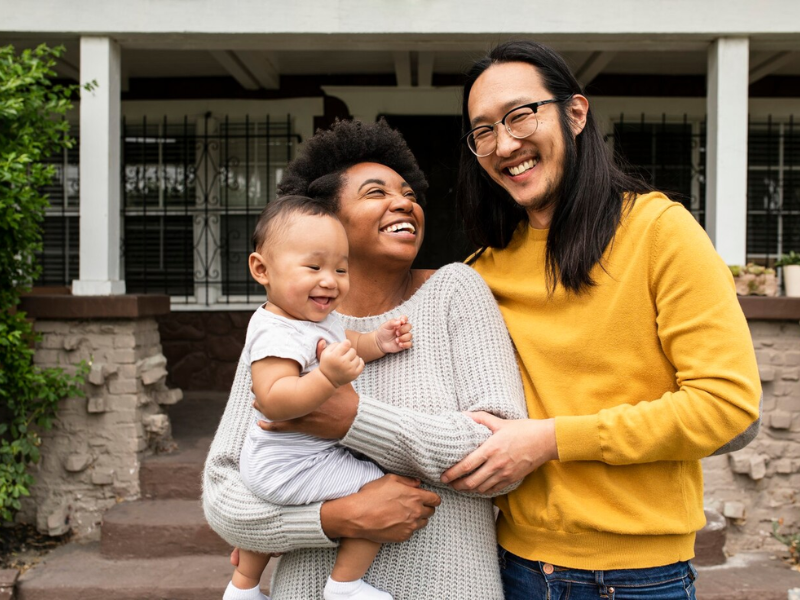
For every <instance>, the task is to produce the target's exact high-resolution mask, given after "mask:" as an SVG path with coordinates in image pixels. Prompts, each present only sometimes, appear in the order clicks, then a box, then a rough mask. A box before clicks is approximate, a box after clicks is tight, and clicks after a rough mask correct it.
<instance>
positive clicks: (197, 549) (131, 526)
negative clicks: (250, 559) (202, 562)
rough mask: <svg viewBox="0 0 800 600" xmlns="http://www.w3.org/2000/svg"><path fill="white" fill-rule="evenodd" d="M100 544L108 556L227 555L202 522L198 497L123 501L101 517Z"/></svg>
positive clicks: (223, 543)
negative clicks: (194, 498) (196, 498)
mask: <svg viewBox="0 0 800 600" xmlns="http://www.w3.org/2000/svg"><path fill="white" fill-rule="evenodd" d="M100 547H101V552H102V555H103V556H104V557H106V558H109V559H120V558H156V557H169V556H181V555H183V556H187V555H198V554H214V555H217V556H223V555H227V554H228V553H230V551H231V547H230V546H229V545H228V544H227V543H225V542H224V541H223V540H222V539H221V538H220V537H219V536H218V535H217V534H216V533H214V532H213V531H212V530H211V528H210V527H209V526H208V524H207V523H206V520H205V518H204V517H203V509H202V507H201V506H200V501H199V500H175V499H172V500H142V501H138V502H123V503H120V504H117V505H116V506H114V507H113V508H111V509H110V510H108V511H107V512H106V514H105V515H104V517H103V526H102V530H101V541H100Z"/></svg>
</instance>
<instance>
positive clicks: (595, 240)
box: [442, 42, 760, 600]
mask: <svg viewBox="0 0 800 600" xmlns="http://www.w3.org/2000/svg"><path fill="white" fill-rule="evenodd" d="M463 124H464V131H465V132H466V135H465V136H464V142H465V148H464V149H463V154H462V161H461V166H462V168H461V174H460V178H461V180H460V182H459V202H460V206H461V210H462V212H463V215H464V218H465V221H466V225H467V231H468V232H469V233H470V235H471V236H472V238H473V241H474V242H475V243H476V244H477V245H478V246H479V247H480V248H481V250H480V251H479V252H478V253H477V254H476V255H475V256H474V257H473V258H472V259H471V262H472V264H473V266H474V268H475V269H476V270H477V271H478V272H479V273H480V274H481V275H482V276H483V277H484V279H485V280H486V281H487V283H488V284H489V286H490V288H491V289H492V291H493V292H494V294H495V297H496V299H497V301H498V303H499V305H500V309H501V312H502V313H503V316H504V318H505V320H506V324H507V326H508V329H509V332H510V334H511V337H512V339H513V341H514V344H515V346H516V350H517V353H518V359H519V364H520V368H521V370H522V376H523V382H524V386H525V393H526V399H527V404H528V411H529V415H530V419H528V420H522V421H502V420H500V419H497V418H495V417H492V416H491V415H486V414H483V413H477V414H475V415H474V417H473V418H475V420H476V421H478V422H480V423H483V424H484V425H486V426H487V427H489V428H490V429H491V430H492V431H493V436H492V437H491V438H490V439H489V441H487V442H486V443H484V445H483V446H481V447H480V448H479V449H478V450H476V451H475V452H474V453H473V454H471V455H470V456H468V457H467V458H465V459H464V460H463V461H462V462H461V463H459V464H458V465H456V466H454V467H453V468H452V469H450V470H448V471H446V472H445V474H444V475H443V478H442V480H443V481H444V482H446V483H448V482H449V483H450V484H451V485H452V486H453V487H454V488H456V489H459V490H477V491H480V492H487V491H491V490H498V489H502V488H503V487H504V486H506V485H508V484H509V483H510V482H511V481H515V480H518V479H520V478H522V477H525V476H527V477H526V478H525V481H524V482H523V484H522V485H521V486H520V487H519V488H517V489H516V490H515V491H514V492H512V493H510V494H508V495H507V496H505V497H503V498H501V499H500V500H499V501H498V502H497V504H498V506H499V507H500V511H501V513H500V517H499V521H498V541H499V544H500V547H501V548H500V554H501V568H502V570H503V578H504V588H505V594H506V598H507V600H515V599H518V598H519V599H521V598H526V599H527V598H542V599H544V598H564V597H567V596H568V597H569V598H570V599H571V600H582V599H584V598H587V599H588V598H595V599H596V598H612V599H613V598H614V596H615V594H617V595H620V596H622V595H623V592H622V591H621V590H622V589H623V588H625V590H626V591H625V595H624V597H625V598H626V599H627V598H659V599H671V598H676V599H677V598H682V599H684V600H685V599H686V598H687V597H689V598H694V586H693V581H694V578H695V576H696V572H695V571H694V569H693V567H692V566H691V564H690V563H689V562H688V561H689V560H690V559H691V558H692V557H693V556H694V539H695V532H696V531H697V530H699V529H700V528H701V527H702V526H703V524H704V516H703V481H702V472H701V467H700V459H701V458H703V457H705V456H708V455H710V454H713V453H715V452H719V451H728V450H730V449H731V448H732V447H734V446H736V447H740V446H741V445H742V442H743V441H744V442H745V443H746V441H747V440H749V439H751V438H752V437H753V436H754V435H755V432H756V431H757V423H758V415H759V397H760V383H759V377H758V370H757V366H756V361H755V355H754V351H753V346H752V342H751V339H750V334H749V330H748V327H747V322H746V320H745V318H744V316H743V314H742V311H741V309H740V307H739V304H738V302H737V299H736V295H735V291H734V286H733V280H732V278H731V275H730V272H729V271H728V269H727V267H726V266H725V264H724V263H723V262H722V260H721V259H720V257H719V256H718V255H717V254H716V252H715V251H714V248H713V247H712V245H711V243H710V241H709V239H708V237H707V236H706V234H705V232H704V231H703V230H702V229H701V227H700V226H699V225H698V224H697V222H696V221H695V220H694V219H693V218H692V216H691V214H690V213H689V212H688V211H686V210H685V209H684V208H683V207H682V206H681V205H680V204H677V203H673V202H670V201H669V200H668V199H667V198H666V197H665V196H663V195H662V194H659V193H656V192H652V191H651V190H649V189H648V188H647V187H646V185H645V184H643V183H642V182H641V181H638V180H636V179H634V178H631V177H628V176H626V175H625V174H624V173H623V172H622V171H621V170H619V169H618V168H617V167H616V166H615V165H614V164H613V161H612V159H611V157H610V156H609V153H608V152H607V150H606V148H605V144H604V141H603V137H602V134H601V132H600V130H599V128H598V126H597V123H596V122H595V121H594V118H593V115H592V111H591V108H590V106H589V101H588V100H587V99H586V97H585V96H583V94H582V93H581V88H580V85H579V84H578V82H577V81H576V80H575V77H574V76H573V75H572V73H570V71H569V68H568V67H567V66H566V64H565V63H564V61H563V59H562V58H561V57H560V56H559V55H558V54H556V53H555V52H554V51H552V50H550V49H548V48H546V47H544V46H541V45H538V44H534V43H530V42H510V43H506V44H503V45H501V46H498V47H497V48H495V49H494V50H493V51H492V52H491V53H490V54H489V56H488V57H487V58H485V59H483V60H481V61H479V62H477V63H476V64H475V65H474V66H473V68H472V69H471V71H470V72H469V73H468V76H467V83H466V85H465V88H464V99H463Z"/></svg>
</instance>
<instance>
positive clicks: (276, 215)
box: [253, 196, 339, 252]
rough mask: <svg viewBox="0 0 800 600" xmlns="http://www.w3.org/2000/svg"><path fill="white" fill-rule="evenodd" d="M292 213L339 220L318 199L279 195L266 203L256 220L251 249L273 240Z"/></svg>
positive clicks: (255, 250)
mask: <svg viewBox="0 0 800 600" xmlns="http://www.w3.org/2000/svg"><path fill="white" fill-rule="evenodd" d="M294 215H308V216H312V217H332V218H334V219H336V220H337V221H338V220H339V219H338V217H337V216H336V213H335V212H333V210H331V208H330V207H328V206H326V205H325V204H323V203H322V202H319V201H318V200H314V199H313V198H308V197H306V196H281V197H280V198H277V199H275V200H273V201H272V202H270V203H269V204H267V205H266V206H265V207H264V210H262V211H261V214H260V215H259V217H258V221H256V227H255V229H254V230H253V251H254V252H258V249H259V248H261V246H262V245H263V244H264V242H266V241H270V242H272V241H275V240H276V239H277V238H278V237H280V234H281V232H282V231H283V230H284V229H285V228H286V224H287V223H288V222H289V218H290V217H292V216H294Z"/></svg>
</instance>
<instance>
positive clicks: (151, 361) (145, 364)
mask: <svg viewBox="0 0 800 600" xmlns="http://www.w3.org/2000/svg"><path fill="white" fill-rule="evenodd" d="M166 366H167V357H166V356H164V355H163V354H155V355H153V356H148V357H147V358H145V359H143V360H141V361H140V362H139V363H138V364H137V367H138V368H139V371H140V372H144V371H150V370H152V369H163V368H164V367H166Z"/></svg>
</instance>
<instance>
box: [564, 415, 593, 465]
mask: <svg viewBox="0 0 800 600" xmlns="http://www.w3.org/2000/svg"><path fill="white" fill-rule="evenodd" d="M599 427H600V417H599V416H598V415H586V416H580V417H556V445H557V446H558V460H560V461H561V462H569V461H573V460H603V448H602V446H601V445H600V429H599Z"/></svg>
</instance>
